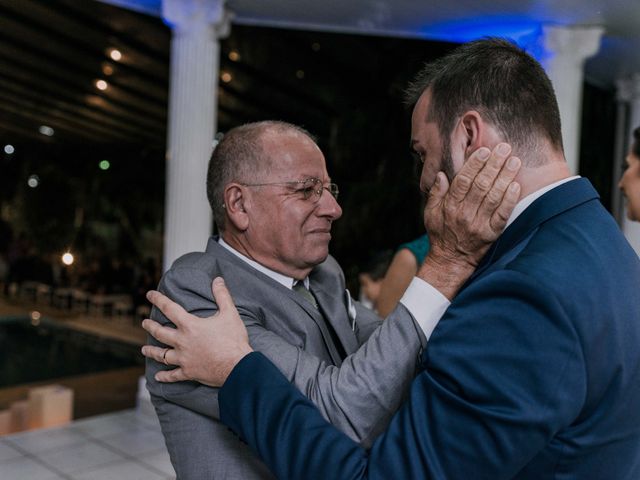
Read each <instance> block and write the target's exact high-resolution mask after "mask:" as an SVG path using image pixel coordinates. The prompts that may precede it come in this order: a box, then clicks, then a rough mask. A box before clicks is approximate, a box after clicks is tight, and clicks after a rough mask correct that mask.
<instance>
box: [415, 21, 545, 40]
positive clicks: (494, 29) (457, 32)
mask: <svg viewBox="0 0 640 480" xmlns="http://www.w3.org/2000/svg"><path fill="white" fill-rule="evenodd" d="M541 31H542V24H541V23H540V22H536V21H532V20H531V19H530V18H526V17H524V16H520V15H487V16H477V17H471V18H464V19H459V20H450V21H446V22H440V23H434V24H430V25H425V26H424V27H423V28H422V29H421V32H422V34H423V35H424V36H425V37H428V38H431V39H434V40H442V41H446V42H455V43H465V42H470V41H471V40H477V39H479V38H482V37H503V38H509V39H511V40H513V41H514V42H516V43H517V44H518V45H520V46H521V47H523V48H526V47H528V46H529V44H530V42H531V40H533V39H535V38H536V37H537V36H539V35H540V33H541Z"/></svg>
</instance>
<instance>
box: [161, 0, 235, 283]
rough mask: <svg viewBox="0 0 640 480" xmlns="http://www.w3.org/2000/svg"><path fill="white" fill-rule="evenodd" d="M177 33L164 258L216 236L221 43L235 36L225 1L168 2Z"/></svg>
mask: <svg viewBox="0 0 640 480" xmlns="http://www.w3.org/2000/svg"><path fill="white" fill-rule="evenodd" d="M162 16H163V17H164V20H165V21H166V22H167V23H168V24H169V25H170V26H171V28H172V30H173V38H172V40H171V72H170V80H169V84H170V91H169V123H168V133H167V182H166V195H165V224H164V255H163V266H164V269H165V270H167V269H168V268H169V267H170V266H171V264H172V263H173V261H174V260H175V259H176V258H178V257H179V256H181V255H183V254H185V253H187V252H190V251H203V250H204V248H205V246H206V242H207V239H208V237H209V235H210V234H211V225H212V213H211V208H210V207H209V203H208V201H207V196H206V185H205V181H206V174H207V163H208V160H209V156H210V155H211V149H212V143H213V137H214V134H215V130H216V117H217V88H218V71H219V61H220V45H219V43H218V38H219V37H221V36H225V35H227V34H228V31H229V16H228V15H227V12H226V11H225V8H224V0H163V1H162Z"/></svg>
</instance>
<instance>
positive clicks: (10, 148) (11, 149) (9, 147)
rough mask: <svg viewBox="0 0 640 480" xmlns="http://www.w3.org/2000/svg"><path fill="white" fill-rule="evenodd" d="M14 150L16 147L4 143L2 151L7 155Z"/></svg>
mask: <svg viewBox="0 0 640 480" xmlns="http://www.w3.org/2000/svg"><path fill="white" fill-rule="evenodd" d="M15 151H16V149H15V148H13V145H5V146H4V153H6V154H7V155H11V154H12V153H13V152H15Z"/></svg>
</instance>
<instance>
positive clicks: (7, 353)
mask: <svg viewBox="0 0 640 480" xmlns="http://www.w3.org/2000/svg"><path fill="white" fill-rule="evenodd" d="M143 364H144V361H143V357H142V355H141V354H140V349H139V347H138V346H135V345H129V344H126V343H122V342H118V341H116V340H113V339H105V338H102V337H97V336H95V335H91V334H88V333H83V332H79V331H76V330H73V329H70V328H67V327H65V326H64V325H60V324H58V323H54V322H51V321H47V319H42V320H41V321H40V322H39V323H38V324H37V325H32V323H31V321H30V319H29V318H28V317H27V318H15V317H14V318H5V319H0V387H6V386H12V385H19V384H22V383H29V382H37V381H41V380H49V379H56V378H61V377H68V376H73V375H81V374H86V373H95V372H103V371H107V370H113V369H118V368H125V367H131V366H136V365H143Z"/></svg>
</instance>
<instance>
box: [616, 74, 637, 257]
mask: <svg viewBox="0 0 640 480" xmlns="http://www.w3.org/2000/svg"><path fill="white" fill-rule="evenodd" d="M618 98H620V99H622V100H627V101H628V102H629V123H628V124H627V125H626V126H622V128H625V130H626V135H625V139H626V142H625V144H624V148H623V153H622V155H621V160H623V159H624V157H625V156H626V155H627V152H628V151H629V148H630V147H631V142H632V141H633V137H632V132H633V130H634V129H635V128H636V127H640V74H635V75H633V76H632V77H631V78H628V79H626V80H623V81H620V82H618ZM620 163H622V162H620ZM614 174H615V175H618V178H619V177H620V175H621V174H622V169H621V168H618V170H617V171H614ZM622 231H623V232H624V235H625V237H627V240H629V243H630V244H631V246H632V247H633V248H634V250H635V251H636V252H637V253H638V255H640V222H632V221H631V220H629V219H628V218H627V209H626V207H625V208H624V215H623V218H622Z"/></svg>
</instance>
